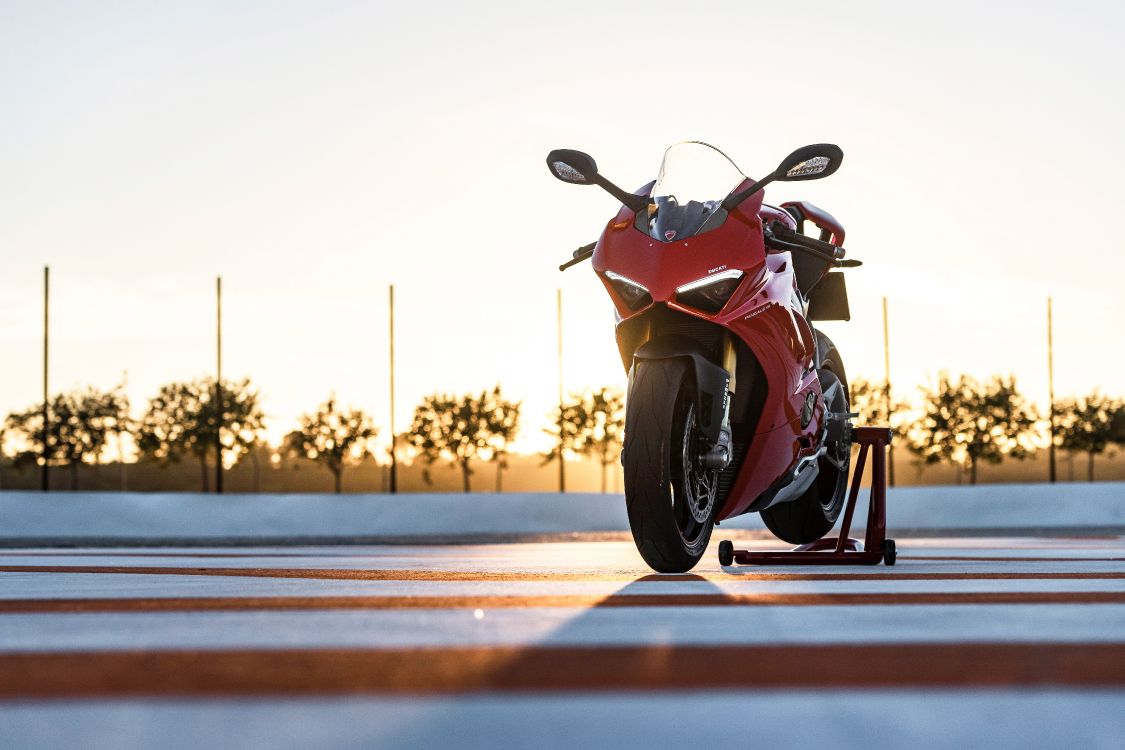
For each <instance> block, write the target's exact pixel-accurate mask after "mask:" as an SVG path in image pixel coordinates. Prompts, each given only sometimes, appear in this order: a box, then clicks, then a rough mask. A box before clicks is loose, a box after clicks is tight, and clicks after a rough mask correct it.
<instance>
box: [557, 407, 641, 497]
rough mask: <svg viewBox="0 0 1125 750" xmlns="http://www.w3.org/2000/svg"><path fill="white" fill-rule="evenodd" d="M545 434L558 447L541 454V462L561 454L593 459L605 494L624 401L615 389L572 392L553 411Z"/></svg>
mask: <svg viewBox="0 0 1125 750" xmlns="http://www.w3.org/2000/svg"><path fill="white" fill-rule="evenodd" d="M560 429H561V432H560ZM545 432H546V433H547V434H549V435H551V436H552V437H554V438H555V440H556V441H557V444H558V446H559V447H558V448H557V449H555V450H553V451H551V452H550V453H547V454H545V455H544V457H543V458H544V459H545V460H544V463H550V462H551V461H553V460H555V459H557V458H558V457H559V455H560V454H562V453H563V452H564V451H569V452H571V453H575V454H577V455H580V456H589V457H593V458H594V459H596V460H597V462H598V465H599V466H600V467H601V478H602V492H605V491H606V473H607V470H608V469H609V466H610V464H612V463H614V462H615V461H617V460H618V459H619V458H620V457H621V444H622V438H623V436H624V432H625V398H624V396H623V395H622V394H621V391H619V390H617V389H615V388H600V389H598V390H596V391H593V392H586V393H580V394H579V393H572V394H571V395H570V400H569V401H566V402H564V403H563V404H562V405H561V406H560V407H559V409H558V410H556V411H555V415H554V427H553V428H550V429H547V430H545Z"/></svg>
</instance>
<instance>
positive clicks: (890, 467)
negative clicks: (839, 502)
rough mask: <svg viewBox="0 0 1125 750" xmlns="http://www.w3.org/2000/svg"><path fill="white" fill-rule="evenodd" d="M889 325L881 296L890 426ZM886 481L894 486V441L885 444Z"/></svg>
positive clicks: (888, 425)
mask: <svg viewBox="0 0 1125 750" xmlns="http://www.w3.org/2000/svg"><path fill="white" fill-rule="evenodd" d="M889 330H890V329H889V326H888V325H887V298H886V297H883V378H884V381H883V382H884V384H885V387H886V393H885V394H884V395H885V397H886V404H887V427H890V426H891V425H890V421H891V404H892V403H894V402H893V401H892V400H891V337H890V334H889ZM887 482H888V483H889V484H890V486H891V487H894V486H895V446H894V443H890V444H888V445H887Z"/></svg>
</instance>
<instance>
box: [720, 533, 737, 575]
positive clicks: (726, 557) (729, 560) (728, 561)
mask: <svg viewBox="0 0 1125 750" xmlns="http://www.w3.org/2000/svg"><path fill="white" fill-rule="evenodd" d="M719 565H722V566H723V567H724V568H726V567H729V566H731V565H734V543H733V542H732V541H731V540H729V539H724V540H723V541H721V542H719Z"/></svg>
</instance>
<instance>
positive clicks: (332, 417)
mask: <svg viewBox="0 0 1125 750" xmlns="http://www.w3.org/2000/svg"><path fill="white" fill-rule="evenodd" d="M297 419H298V422H299V423H300V425H301V426H300V427H299V428H298V429H296V430H294V431H293V432H290V433H289V434H288V435H287V436H286V437H285V450H286V452H287V453H288V454H289V455H290V456H300V457H301V458H307V459H308V460H310V461H315V462H317V463H321V464H324V466H325V467H326V468H327V469H328V470H329V471H330V472H332V478H333V480H334V487H335V491H336V494H337V495H338V494H340V489H341V484H342V480H343V474H344V467H345V466H346V465H347V464H348V462H356V463H358V462H360V461H362V460H363V459H364V458H365V457H366V456H369V455H374V454H373V453H372V441H374V439H375V435H376V434H377V433H378V430H376V429H375V425H374V423H373V422H372V420H371V417H369V416H367V414H366V413H364V412H363V410H361V409H356V408H349V409H348V410H347V411H342V410H340V409H338V408H337V407H336V399H335V398H332V397H330V398H329V399H328V401H326V402H325V403H323V404H322V405H321V406H320V407H319V408H318V409H317V410H316V412H315V413H313V414H302V415H301V416H300V417H298V418H297Z"/></svg>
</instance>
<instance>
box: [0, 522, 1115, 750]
mask: <svg viewBox="0 0 1125 750" xmlns="http://www.w3.org/2000/svg"><path fill="white" fill-rule="evenodd" d="M766 544H767V543H764V542H754V543H753V545H754V546H759V547H765V546H766ZM899 549H900V553H899V554H900V556H899V562H898V565H896V566H895V567H893V568H887V567H883V566H878V567H854V568H852V567H846V568H845V567H839V568H798V567H771V568H736V569H725V570H724V569H721V568H720V567H719V566H718V563H717V561H716V559H715V557H714V554H713V552H712V553H711V554H709V555H708V557H707V558H706V560H705V562H704V563H703V564H701V565H700V566H699V567H698V568H697V569H696V570H695V571H693V573H692V574H689V575H678V576H656V575H652V574H651V573H650V572H649V571H648V570H647V569H646V568H644V567H643V566H642V565H641V564H640V560H639V559H638V558H637V556H636V552H635V550H634V549H633V547H632V545H631V544H629V543H620V542H600V543H594V542H574V543H553V544H505V545H490V546H483V545H482V546H442V547H421V546H409V547H408V546H379V547H292V548H289V547H287V548H270V549H266V548H255V549H248V548H221V549H220V548H215V549H200V548H192V549H180V550H177V549H137V548H130V549H122V550H107V549H92V548H91V549H86V548H83V549H39V550H6V551H3V552H0V737H2V738H4V739H3V742H2V744H3V746H4V747H11V748H20V747H68V748H73V747H83V748H99V747H106V748H110V747H112V748H152V747H161V748H178V747H207V748H228V747H229V748H257V747H263V748H264V747H269V748H311V747H333V748H345V747H379V748H395V747H482V748H484V747H521V748H529V747H534V748H539V747H560V748H561V747H567V748H569V747H615V748H621V747H634V746H636V747H642V746H643V747H671V746H676V745H679V746H692V747H712V746H719V745H724V746H731V745H733V744H734V743H738V745H739V746H746V747H776V746H793V745H797V744H804V743H812V742H816V743H821V744H823V743H832V744H833V745H842V746H844V747H851V746H854V747H871V746H874V745H878V744H886V745H888V746H900V747H929V748H935V747H949V748H958V749H959V750H963V748H965V747H990V748H996V747H1013V748H1015V747H1019V748H1025V747H1045V746H1053V747H1083V748H1084V749H1087V750H1089V749H1091V748H1101V747H1105V748H1114V749H1115V750H1117V749H1119V748H1121V747H1125V538H1122V537H1114V536H1107V537H1100V538H1099V537H1085V538H1018V539H1015V538H1013V539H988V538H972V539H914V540H911V539H900V540H899Z"/></svg>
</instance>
